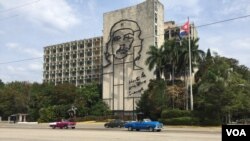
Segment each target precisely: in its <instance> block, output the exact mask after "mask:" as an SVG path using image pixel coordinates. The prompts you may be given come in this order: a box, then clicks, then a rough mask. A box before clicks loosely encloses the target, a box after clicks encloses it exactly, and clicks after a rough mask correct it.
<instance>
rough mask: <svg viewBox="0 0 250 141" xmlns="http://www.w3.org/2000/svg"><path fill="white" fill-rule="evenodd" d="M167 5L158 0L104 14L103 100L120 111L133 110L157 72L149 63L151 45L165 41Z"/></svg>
mask: <svg viewBox="0 0 250 141" xmlns="http://www.w3.org/2000/svg"><path fill="white" fill-rule="evenodd" d="M163 14H164V6H163V5H162V4H161V3H160V2H159V1H158V0H146V1H145V2H143V3H141V4H138V5H135V6H132V7H127V8H124V9H119V10H115V11H111V12H108V13H105V14H104V21H103V29H104V31H103V42H104V44H105V46H104V49H103V50H104V56H103V100H104V101H105V102H106V103H107V104H108V105H109V107H110V109H111V110H113V111H114V112H115V113H117V114H123V115H125V114H126V115H128V114H130V115H131V114H133V111H134V110H135V108H136V102H137V101H138V100H139V99H140V97H141V94H142V93H143V92H144V91H145V90H146V89H147V86H148V84H149V80H150V79H153V78H154V74H153V72H151V71H149V70H148V66H146V65H145V61H146V58H147V57H148V55H147V54H146V52H147V51H149V47H150V46H151V45H162V44H163V41H164V36H162V35H164V15H163Z"/></svg>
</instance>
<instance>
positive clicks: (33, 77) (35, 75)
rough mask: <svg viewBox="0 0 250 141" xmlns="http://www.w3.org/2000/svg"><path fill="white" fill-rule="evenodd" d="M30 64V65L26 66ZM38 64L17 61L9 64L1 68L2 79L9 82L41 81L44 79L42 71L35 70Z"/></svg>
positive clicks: (0, 76) (0, 75) (0, 77)
mask: <svg viewBox="0 0 250 141" xmlns="http://www.w3.org/2000/svg"><path fill="white" fill-rule="evenodd" d="M26 66H28V67H26ZM32 67H35V68H36V66H35V65H34V66H32V65H31V64H30V65H29V63H26V62H25V63H17V64H11V65H7V66H5V67H4V69H3V68H0V79H2V80H3V82H5V83H8V82H11V81H29V82H41V81H42V71H41V70H35V69H34V68H32Z"/></svg>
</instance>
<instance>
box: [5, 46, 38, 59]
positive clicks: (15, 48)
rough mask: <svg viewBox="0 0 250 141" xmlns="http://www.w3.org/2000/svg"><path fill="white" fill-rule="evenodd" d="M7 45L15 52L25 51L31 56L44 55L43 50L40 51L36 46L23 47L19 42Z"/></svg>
mask: <svg viewBox="0 0 250 141" xmlns="http://www.w3.org/2000/svg"><path fill="white" fill-rule="evenodd" d="M6 47H7V48H8V49H10V50H12V51H13V52H17V53H23V54H26V55H29V56H31V57H41V56H42V55H43V52H41V51H38V50H36V49H34V48H29V47H23V46H21V45H19V44H17V43H7V44H6Z"/></svg>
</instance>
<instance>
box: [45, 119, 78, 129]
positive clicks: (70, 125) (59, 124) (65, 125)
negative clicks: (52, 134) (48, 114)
mask: <svg viewBox="0 0 250 141" xmlns="http://www.w3.org/2000/svg"><path fill="white" fill-rule="evenodd" d="M49 126H50V127H51V128H53V129H55V128H60V129H63V128H65V129H68V128H72V129H75V127H76V122H73V121H68V120H65V121H64V120H63V121H59V122H51V123H49Z"/></svg>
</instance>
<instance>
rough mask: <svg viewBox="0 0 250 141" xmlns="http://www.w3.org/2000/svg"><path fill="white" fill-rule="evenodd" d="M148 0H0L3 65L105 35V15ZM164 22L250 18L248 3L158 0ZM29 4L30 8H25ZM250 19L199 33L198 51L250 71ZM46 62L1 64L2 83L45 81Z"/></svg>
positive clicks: (240, 0)
mask: <svg viewBox="0 0 250 141" xmlns="http://www.w3.org/2000/svg"><path fill="white" fill-rule="evenodd" d="M143 1H144V0H104V1H103V0H0V27H1V28H0V63H3V62H9V61H15V60H22V59H27V58H36V57H42V56H43V47H44V46H48V45H52V44H57V43H62V42H67V41H72V40H79V39H84V38H90V37H95V36H102V29H103V27H102V26H103V22H102V20H103V13H105V12H108V11H113V10H116V9H120V8H124V7H128V6H132V5H135V4H138V3H140V2H143ZM160 1H161V2H162V3H163V4H164V6H165V13H164V16H165V21H169V20H173V21H175V22H176V23H177V24H178V25H182V24H183V23H184V22H185V21H186V20H187V17H190V21H191V22H194V23H195V25H197V26H198V25H203V24H207V23H211V22H215V21H220V20H224V19H230V18H234V17H239V16H244V15H250V1H249V0H209V1H204V0H185V1H184V0H182V1H181V0H160ZM25 5H26V6H25ZM249 23H250V17H248V18H244V19H239V20H235V21H230V22H226V23H221V24H216V25H211V26H207V27H203V28H198V34H199V37H200V48H201V49H202V50H204V51H206V50H207V49H208V48H210V49H211V50H212V51H214V52H217V53H218V54H219V55H221V56H226V57H231V58H235V59H237V60H239V62H240V64H243V65H246V66H248V67H250V61H248V60H250V55H249V53H250V36H249V35H250V34H249V33H250V27H249ZM42 71H43V59H37V60H30V61H24V62H18V63H7V64H0V79H2V80H3V81H4V82H11V81H29V82H42Z"/></svg>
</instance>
